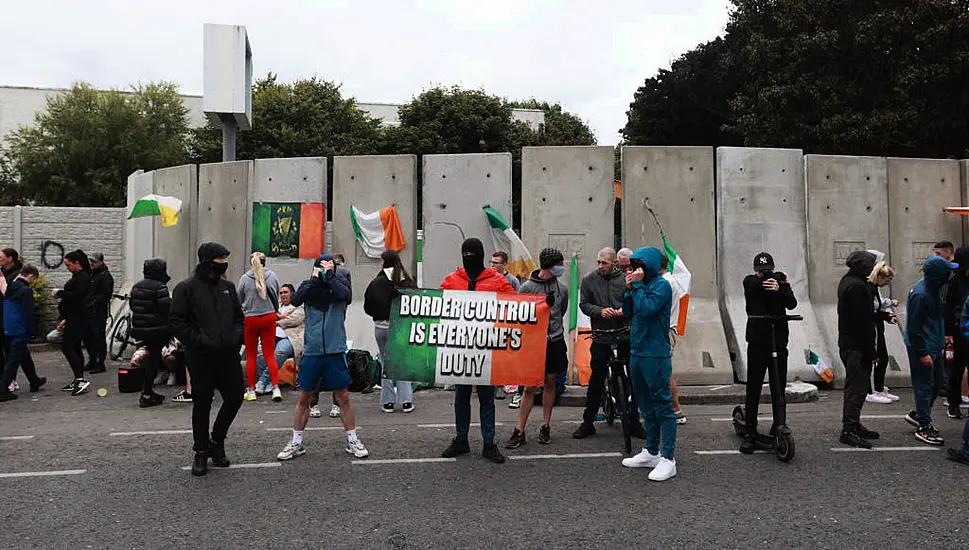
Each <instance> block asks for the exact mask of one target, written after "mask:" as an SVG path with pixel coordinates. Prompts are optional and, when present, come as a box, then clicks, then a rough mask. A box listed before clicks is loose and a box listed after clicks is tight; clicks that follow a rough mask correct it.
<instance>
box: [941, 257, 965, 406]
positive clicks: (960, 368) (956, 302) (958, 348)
mask: <svg viewBox="0 0 969 550" xmlns="http://www.w3.org/2000/svg"><path fill="white" fill-rule="evenodd" d="M955 263H957V264H959V269H957V270H955V271H954V272H953V273H952V277H950V278H949V284H948V286H947V287H946V290H945V293H944V295H945V304H944V308H945V309H944V316H945V341H946V344H949V343H952V345H953V348H954V350H953V351H954V352H955V357H954V358H953V360H952V361H951V362H950V365H949V367H950V370H949V383H948V387H947V389H946V395H947V397H948V399H949V418H951V419H953V420H959V419H961V418H962V412H961V411H960V410H959V403H961V402H962V373H964V372H965V371H966V368H967V367H969V342H967V341H966V339H965V337H964V336H963V335H962V330H961V329H960V327H959V325H960V321H959V320H960V318H961V316H962V306H963V304H964V303H965V301H966V297H969V267H967V266H969V248H966V247H964V246H961V247H959V249H958V250H956V252H955Z"/></svg>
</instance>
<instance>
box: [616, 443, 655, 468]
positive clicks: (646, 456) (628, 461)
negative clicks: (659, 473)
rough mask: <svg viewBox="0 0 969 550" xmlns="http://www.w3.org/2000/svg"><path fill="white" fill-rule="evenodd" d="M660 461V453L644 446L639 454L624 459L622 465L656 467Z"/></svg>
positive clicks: (628, 466)
mask: <svg viewBox="0 0 969 550" xmlns="http://www.w3.org/2000/svg"><path fill="white" fill-rule="evenodd" d="M659 461H660V456H659V455H654V454H651V453H650V452H649V451H647V450H646V449H645V448H644V449H643V450H642V451H640V452H639V454H638V455H636V456H631V457H629V458H624V459H622V465H623V466H625V467H627V468H655V467H656V466H657V465H659Z"/></svg>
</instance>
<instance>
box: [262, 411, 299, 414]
mask: <svg viewBox="0 0 969 550" xmlns="http://www.w3.org/2000/svg"><path fill="white" fill-rule="evenodd" d="M291 412H293V411H266V414H283V413H291Z"/></svg>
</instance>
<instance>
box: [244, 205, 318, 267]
mask: <svg viewBox="0 0 969 550" xmlns="http://www.w3.org/2000/svg"><path fill="white" fill-rule="evenodd" d="M325 225H326V208H325V207H324V203H322V202H309V203H298V202H297V203H270V202H257V203H254V204H253V205H252V250H253V252H262V253H263V254H265V255H266V256H267V257H269V258H316V257H317V256H318V255H320V254H322V253H323V240H324V239H323V235H324V231H325Z"/></svg>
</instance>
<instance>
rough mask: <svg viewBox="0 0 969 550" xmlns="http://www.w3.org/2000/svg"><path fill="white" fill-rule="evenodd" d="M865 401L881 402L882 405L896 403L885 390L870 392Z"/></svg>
mask: <svg viewBox="0 0 969 550" xmlns="http://www.w3.org/2000/svg"><path fill="white" fill-rule="evenodd" d="M865 401H866V402H868V403H880V404H882V405H891V404H892V403H894V401H892V400H891V399H889V397H888V396H887V395H885V393H884V392H875V393H869V394H868V396H867V397H865Z"/></svg>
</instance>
